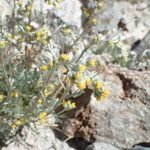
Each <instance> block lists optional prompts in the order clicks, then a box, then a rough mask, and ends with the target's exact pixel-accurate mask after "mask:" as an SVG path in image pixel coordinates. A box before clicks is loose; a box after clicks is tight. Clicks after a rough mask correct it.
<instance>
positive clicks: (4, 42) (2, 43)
mask: <svg viewBox="0 0 150 150" xmlns="http://www.w3.org/2000/svg"><path fill="white" fill-rule="evenodd" d="M5 45H6V41H4V40H2V41H1V40H0V48H4V47H5Z"/></svg>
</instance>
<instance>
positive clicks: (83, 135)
mask: <svg viewBox="0 0 150 150" xmlns="http://www.w3.org/2000/svg"><path fill="white" fill-rule="evenodd" d="M39 4H42V1H41V0H36V3H35V8H36V9H39V7H40V6H41V5H39ZM82 5H84V1H79V0H64V2H62V3H61V9H60V10H54V12H53V13H54V14H55V15H56V16H57V17H58V18H60V19H61V20H62V21H64V22H65V23H66V24H68V25H70V26H73V27H75V28H79V27H80V26H81V24H82V19H81V18H82V10H81V6H82ZM0 6H1V7H0V11H1V12H3V19H4V18H5V16H6V14H9V13H10V12H9V10H10V9H9V7H10V6H9V5H8V4H7V3H5V2H4V0H1V1H0ZM43 11H44V10H43ZM72 14H73V15H72ZM97 20H98V23H97V25H96V29H97V30H98V33H99V35H100V36H101V39H102V40H106V39H111V38H113V37H115V36H120V38H121V39H123V41H124V43H125V45H126V47H128V49H129V50H130V56H131V57H132V58H133V59H132V63H131V65H130V67H129V68H128V69H127V68H123V67H120V66H116V65H113V64H109V65H108V64H107V65H106V63H107V62H106V61H104V60H105V59H104V60H102V59H101V56H99V55H95V59H97V60H98V61H99V62H100V64H101V65H100V66H97V68H96V70H97V71H98V73H99V74H100V76H101V77H102V79H103V80H104V81H105V83H106V85H107V86H108V87H109V89H110V95H109V97H108V98H107V99H106V100H105V101H102V102H97V101H96V100H95V98H94V97H93V96H92V95H91V94H90V91H88V90H87V91H86V92H85V94H83V95H81V96H80V97H79V98H78V100H77V106H78V108H77V110H76V111H74V112H73V113H71V114H72V115H70V116H68V118H67V119H65V120H64V123H63V124H61V125H59V128H58V127H57V128H50V129H45V128H42V127H39V130H38V132H39V134H40V136H41V137H42V138H41V137H40V136H38V135H36V134H35V133H34V132H33V131H32V130H30V129H28V128H23V130H22V131H21V134H20V135H18V136H16V141H15V142H12V143H9V144H8V145H7V146H5V147H3V148H2V150H24V149H29V150H60V149H61V150H73V149H76V150H148V149H150V0H142V1H140V0H139V1H136V2H133V1H131V2H129V1H127V0H118V1H117V0H106V1H105V5H104V8H103V11H102V12H101V13H100V14H99V15H98V17H97ZM81 102H82V103H81ZM78 103H79V105H78ZM20 136H22V137H23V138H20ZM39 137H40V138H39ZM25 143H26V144H25Z"/></svg>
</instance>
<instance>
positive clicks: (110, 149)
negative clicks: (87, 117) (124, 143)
mask: <svg viewBox="0 0 150 150" xmlns="http://www.w3.org/2000/svg"><path fill="white" fill-rule="evenodd" d="M86 150H119V149H118V148H116V147H114V146H112V145H111V144H108V143H104V142H95V143H93V144H92V145H89V146H88V147H87V148H86Z"/></svg>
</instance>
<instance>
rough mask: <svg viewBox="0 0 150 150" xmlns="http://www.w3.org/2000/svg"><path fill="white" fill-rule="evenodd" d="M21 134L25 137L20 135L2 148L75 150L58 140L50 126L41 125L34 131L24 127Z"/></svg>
mask: <svg viewBox="0 0 150 150" xmlns="http://www.w3.org/2000/svg"><path fill="white" fill-rule="evenodd" d="M21 134H22V135H23V138H21V137H20V136H19V135H18V136H17V137H16V138H15V139H16V140H15V141H13V142H12V143H9V144H8V146H7V147H3V148H2V150H27V149H32V150H60V149H62V150H74V149H73V148H71V147H69V146H68V145H67V144H66V143H65V142H61V141H60V140H58V139H57V138H56V137H55V135H54V133H53V131H52V130H51V129H50V128H46V127H40V128H37V130H36V131H33V130H31V129H28V128H26V127H24V128H23V130H22V133H21Z"/></svg>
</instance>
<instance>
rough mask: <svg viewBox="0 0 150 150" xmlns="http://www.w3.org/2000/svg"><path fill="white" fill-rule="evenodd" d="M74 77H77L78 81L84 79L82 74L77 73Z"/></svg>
mask: <svg viewBox="0 0 150 150" xmlns="http://www.w3.org/2000/svg"><path fill="white" fill-rule="evenodd" d="M74 77H75V79H77V80H79V79H81V77H82V74H81V72H79V71H78V72H76V73H75V74H74Z"/></svg>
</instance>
